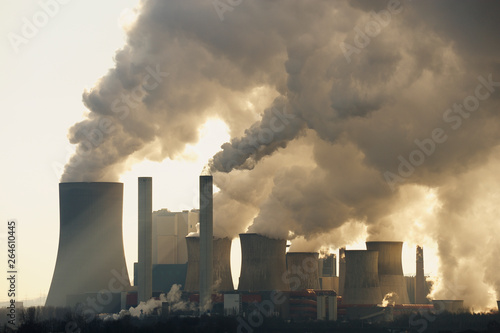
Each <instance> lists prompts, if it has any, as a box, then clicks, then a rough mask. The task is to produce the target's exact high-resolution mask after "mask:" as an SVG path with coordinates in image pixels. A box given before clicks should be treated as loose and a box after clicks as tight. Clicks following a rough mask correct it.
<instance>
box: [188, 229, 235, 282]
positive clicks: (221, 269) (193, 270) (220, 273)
mask: <svg viewBox="0 0 500 333" xmlns="http://www.w3.org/2000/svg"><path fill="white" fill-rule="evenodd" d="M213 242H214V244H213V253H214V255H213V262H212V267H213V270H212V280H213V281H214V285H213V289H214V291H216V292H219V291H233V290H234V286H233V278H232V275H231V264H230V262H231V260H230V256H231V240H230V239H229V238H215V239H214V240H213ZM186 244H187V249H188V267H187V274H186V283H185V285H184V290H185V291H189V292H197V291H199V287H200V238H199V237H196V236H188V237H186Z"/></svg>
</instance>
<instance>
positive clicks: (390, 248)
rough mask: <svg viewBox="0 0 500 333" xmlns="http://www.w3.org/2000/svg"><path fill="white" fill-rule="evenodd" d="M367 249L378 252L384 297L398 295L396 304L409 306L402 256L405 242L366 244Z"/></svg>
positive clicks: (379, 272) (381, 287) (381, 288)
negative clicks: (390, 294) (391, 294)
mask: <svg viewBox="0 0 500 333" xmlns="http://www.w3.org/2000/svg"><path fill="white" fill-rule="evenodd" d="M366 249H367V250H370V251H377V252H378V274H379V280H380V290H381V291H382V296H385V295H387V294H388V293H391V292H392V293H396V294H397V296H398V297H396V298H395V301H396V304H409V303H410V299H409V297H408V291H407V289H406V281H405V277H404V275H403V264H402V262H401V256H402V251H403V242H366Z"/></svg>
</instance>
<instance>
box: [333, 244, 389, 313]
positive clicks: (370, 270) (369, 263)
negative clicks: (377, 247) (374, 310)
mask: <svg viewBox="0 0 500 333" xmlns="http://www.w3.org/2000/svg"><path fill="white" fill-rule="evenodd" d="M344 253H345V262H346V271H345V285H344V295H342V302H343V303H344V304H379V303H381V302H382V297H383V296H382V293H381V291H380V283H379V279H378V273H379V272H378V256H379V254H378V252H377V251H365V250H348V251H345V252H344Z"/></svg>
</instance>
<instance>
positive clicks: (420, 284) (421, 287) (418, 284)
mask: <svg viewBox="0 0 500 333" xmlns="http://www.w3.org/2000/svg"><path fill="white" fill-rule="evenodd" d="M416 262H417V267H416V269H417V270H416V275H415V303H416V304H427V303H428V301H427V293H426V289H427V288H426V282H425V276H424V249H423V248H422V247H420V246H418V245H417V258H416Z"/></svg>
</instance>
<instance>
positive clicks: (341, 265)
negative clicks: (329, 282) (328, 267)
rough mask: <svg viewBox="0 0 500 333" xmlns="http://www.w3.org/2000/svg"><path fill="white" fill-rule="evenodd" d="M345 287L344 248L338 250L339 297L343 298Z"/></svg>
mask: <svg viewBox="0 0 500 333" xmlns="http://www.w3.org/2000/svg"><path fill="white" fill-rule="evenodd" d="M344 286H345V247H341V248H340V249H339V296H344Z"/></svg>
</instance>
